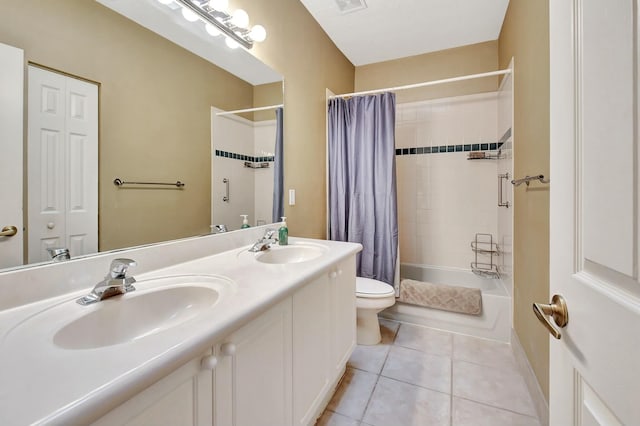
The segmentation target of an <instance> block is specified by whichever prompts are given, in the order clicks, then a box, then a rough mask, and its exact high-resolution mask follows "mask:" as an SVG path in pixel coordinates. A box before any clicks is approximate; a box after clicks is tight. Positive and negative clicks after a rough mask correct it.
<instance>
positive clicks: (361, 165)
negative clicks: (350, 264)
mask: <svg viewBox="0 0 640 426" xmlns="http://www.w3.org/2000/svg"><path fill="white" fill-rule="evenodd" d="M329 234H330V239H331V240H335V241H350V242H355V243H360V244H362V246H363V250H362V252H361V253H360V254H359V255H358V257H357V274H358V276H360V277H366V278H373V279H376V280H380V281H383V282H386V283H388V284H390V285H392V286H393V285H394V278H395V269H396V262H397V253H398V214H397V197H396V160H395V94H393V93H383V94H379V95H373V96H358V97H353V98H351V99H332V100H330V101H329Z"/></svg>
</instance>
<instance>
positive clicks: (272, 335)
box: [213, 298, 292, 426]
mask: <svg viewBox="0 0 640 426" xmlns="http://www.w3.org/2000/svg"><path fill="white" fill-rule="evenodd" d="M214 353H215V355H216V357H217V359H218V365H217V367H216V369H215V370H214V393H215V398H214V400H213V413H214V414H213V415H214V425H215V426H259V425H265V426H266V425H278V426H280V425H282V426H289V425H291V399H292V398H291V355H292V349H291V298H287V299H285V300H284V301H282V302H280V303H279V304H278V305H276V306H275V307H273V308H271V309H270V310H268V311H267V312H266V313H264V314H262V315H260V316H259V317H258V318H256V319H254V320H253V321H251V322H250V323H249V324H247V325H245V326H244V327H242V328H240V329H239V330H238V331H236V332H234V333H233V334H231V335H230V336H228V337H227V338H225V339H224V340H223V341H222V342H221V343H220V344H218V345H216V346H215V347H214Z"/></svg>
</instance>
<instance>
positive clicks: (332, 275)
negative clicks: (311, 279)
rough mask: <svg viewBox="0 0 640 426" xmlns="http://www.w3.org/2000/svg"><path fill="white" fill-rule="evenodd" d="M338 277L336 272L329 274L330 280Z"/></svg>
mask: <svg viewBox="0 0 640 426" xmlns="http://www.w3.org/2000/svg"><path fill="white" fill-rule="evenodd" d="M337 276H338V273H337V272H336V271H331V272H329V278H332V279H333V278H336V277H337Z"/></svg>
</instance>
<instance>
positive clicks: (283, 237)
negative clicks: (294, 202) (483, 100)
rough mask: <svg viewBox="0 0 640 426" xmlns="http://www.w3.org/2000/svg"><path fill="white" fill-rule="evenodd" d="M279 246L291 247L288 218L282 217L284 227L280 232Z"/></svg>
mask: <svg viewBox="0 0 640 426" xmlns="http://www.w3.org/2000/svg"><path fill="white" fill-rule="evenodd" d="M278 244H280V245H281V246H286V245H289V228H287V218H286V217H285V216H282V226H281V227H280V229H279V230H278Z"/></svg>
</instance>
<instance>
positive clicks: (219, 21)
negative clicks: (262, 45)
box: [158, 0, 267, 49]
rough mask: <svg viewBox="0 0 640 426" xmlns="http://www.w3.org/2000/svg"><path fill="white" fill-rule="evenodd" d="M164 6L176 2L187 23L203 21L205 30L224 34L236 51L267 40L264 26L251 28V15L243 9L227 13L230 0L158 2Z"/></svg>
mask: <svg viewBox="0 0 640 426" xmlns="http://www.w3.org/2000/svg"><path fill="white" fill-rule="evenodd" d="M158 1H159V2H160V3H162V4H170V3H172V2H176V3H177V4H179V5H180V6H182V16H184V18H185V19H186V20H187V21H190V22H195V21H198V20H200V21H203V22H204V23H205V30H206V31H207V33H209V34H210V35H211V36H214V37H215V36H218V35H221V34H224V35H225V36H226V40H225V42H226V44H227V46H228V47H229V48H231V49H235V48H237V47H238V46H244V47H245V48H247V49H251V47H252V46H253V43H254V42H262V41H264V40H265V39H266V38H267V31H266V30H265V29H264V27H263V26H262V25H254V26H253V27H249V15H248V14H247V12H245V11H244V10H242V9H237V10H235V11H234V12H233V13H229V12H228V11H227V9H228V7H229V2H228V0H158Z"/></svg>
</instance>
